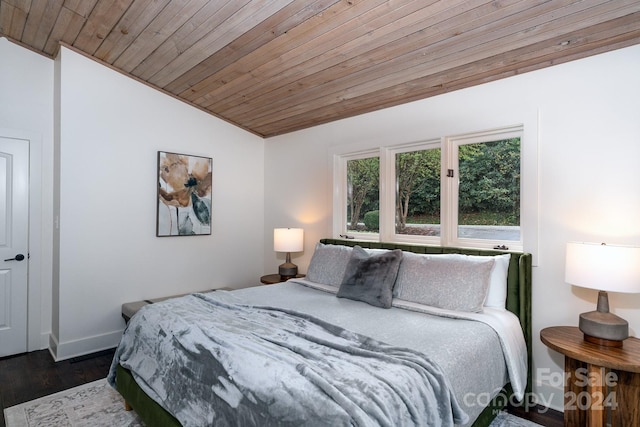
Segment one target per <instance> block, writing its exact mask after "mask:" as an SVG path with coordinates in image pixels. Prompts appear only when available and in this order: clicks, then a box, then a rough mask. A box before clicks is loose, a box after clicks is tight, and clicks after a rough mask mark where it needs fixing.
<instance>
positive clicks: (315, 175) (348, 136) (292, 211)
mask: <svg viewBox="0 0 640 427" xmlns="http://www.w3.org/2000/svg"><path fill="white" fill-rule="evenodd" d="M639 75H640V46H634V47H629V48H625V49H621V50H618V51H614V52H609V53H606V54H602V55H598V56H595V57H591V58H586V59H583V60H579V61H574V62H571V63H567V64H563V65H558V66H555V67H551V68H547V69H543V70H539V71H534V72H531V73H527V74H523V75H520V76H516V77H512V78H508V79H504V80H500V81H496V82H492V83H488V84H485V85H482V86H477V87H474V88H469V89H464V90H460V91H456V92H452V93H449V94H445V95H441V96H437V97H434V98H431V99H426V100H423V101H418V102H414V103H411V104H406V105H402V106H398V107H394V108H389V109H385V110H381V111H377V112H373V113H370V114H366V115H362V116H358V117H354V118H350V119H346V120H342V121H339V122H334V123H330V124H327V125H322V126H318V127H315V128H312V129H308V130H303V131H299V132H296V133H292V134H287V135H283V136H279V137H274V138H271V139H269V140H267V144H266V148H265V165H266V166H265V199H266V200H268V203H267V205H266V212H265V248H264V252H265V267H266V269H267V270H268V271H275V269H276V268H277V265H278V264H280V263H281V262H282V260H281V259H280V258H278V257H277V256H276V254H275V253H274V252H273V249H272V237H271V234H270V233H271V231H270V230H271V229H272V228H274V227H278V226H302V227H304V229H305V251H304V253H302V254H294V256H293V262H294V263H296V264H298V265H299V266H300V271H301V272H305V271H306V267H307V266H308V262H309V260H310V258H311V255H312V254H313V247H314V244H315V243H316V242H317V240H318V239H319V238H321V237H328V236H331V212H332V200H331V191H332V189H331V176H330V164H329V152H330V151H332V150H349V149H352V148H353V149H354V150H355V149H360V148H365V147H377V146H381V145H393V144H396V143H397V144H400V143H406V142H412V141H419V140H423V139H428V138H432V137H440V136H443V135H451V134H459V133H464V132H469V131H478V130H485V129H491V128H495V127H499V126H504V125H512V124H517V123H525V142H524V143H525V144H526V143H527V142H526V141H527V132H531V130H532V129H531V126H532V123H535V122H536V121H537V120H532V119H531V118H532V116H537V115H538V114H539V121H538V129H536V131H537V132H538V135H537V139H538V150H539V159H538V169H539V174H538V189H539V206H538V207H539V230H538V232H539V235H538V240H539V241H538V245H537V248H538V253H537V255H538V262H537V263H538V266H537V267H536V268H534V271H533V282H534V283H533V334H534V338H535V339H534V344H533V352H534V369H540V371H535V370H534V376H535V377H534V381H537V383H536V384H534V391H536V392H538V393H540V396H542V398H543V399H544V400H545V401H549V399H552V400H551V404H552V406H553V407H554V408H555V409H559V410H561V409H562V395H563V391H562V389H561V386H560V387H557V384H549V382H548V381H546V379H548V378H549V377H550V375H549V374H550V373H553V374H554V375H555V374H557V373H560V372H562V371H563V358H562V356H560V355H559V354H557V353H555V352H553V351H551V350H548V349H547V348H546V347H545V346H544V345H543V344H542V343H541V342H540V341H539V339H538V337H539V332H540V330H541V329H542V328H544V327H547V326H553V325H574V326H577V321H578V314H579V313H581V312H584V311H591V310H593V309H595V301H596V295H597V292H596V291H593V290H587V289H580V288H577V287H572V286H569V285H567V284H566V283H564V250H565V244H566V242H568V241H591V242H601V241H606V242H609V243H618V244H632V245H640V221H639V220H638V218H639V214H640V167H638V162H639V159H640V120H638V112H639V111H640V79H638V76H639ZM534 125H535V124H534ZM282 165H286V167H282ZM526 208H527V206H525V209H526ZM525 244H526V243H525ZM610 303H611V307H612V311H613V312H615V313H616V314H618V315H620V316H622V317H624V318H626V319H627V320H628V321H629V323H630V328H631V333H632V334H633V335H636V336H638V335H640V295H621V294H611V295H610ZM554 386H555V387H554Z"/></svg>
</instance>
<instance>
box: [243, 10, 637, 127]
mask: <svg viewBox="0 0 640 427" xmlns="http://www.w3.org/2000/svg"><path fill="white" fill-rule="evenodd" d="M637 19H638V16H635V17H633V18H629V17H624V19H621V20H618V21H617V22H616V24H615V28H618V29H619V30H622V31H627V30H628V32H627V33H625V34H624V35H616V34H617V33H618V31H616V30H612V29H611V27H606V28H608V29H607V30H606V31H602V32H600V31H598V32H597V33H594V29H593V28H591V29H586V30H583V31H582V32H581V33H575V34H572V35H571V38H572V39H573V40H575V44H573V43H572V45H571V46H570V47H568V46H569V45H562V43H561V42H562V41H563V40H564V37H557V38H556V39H555V40H552V41H545V42H540V43H539V44H536V45H531V46H527V47H526V48H522V49H519V50H518V51H512V52H508V53H505V54H503V55H500V56H499V57H498V58H488V59H486V60H483V61H478V62H476V63H474V64H471V66H461V67H458V68H456V69H453V70H447V71H445V72H441V73H439V74H437V75H433V76H427V77H423V78H421V79H419V80H417V81H413V82H406V83H403V84H401V85H398V86H396V87H394V88H390V89H385V90H380V91H377V92H372V93H370V94H368V95H366V96H365V97H362V98H359V99H353V100H345V101H341V102H336V103H334V104H331V105H325V106H322V107H320V108H317V109H315V110H313V111H308V112H305V113H304V114H301V115H298V116H292V117H289V118H287V119H284V120H281V121H280V122H277V123H271V124H266V125H263V126H262V127H257V128H254V129H256V130H257V131H258V132H260V133H261V134H264V135H266V136H273V135H275V134H277V133H273V132H274V131H275V129H280V131H278V133H283V132H284V133H286V132H290V131H293V130H298V129H303V128H305V127H310V126H315V125H317V124H321V123H326V122H329V121H332V120H335V118H336V117H341V118H342V117H345V115H346V114H348V115H358V114H363V113H366V112H371V111H375V110H377V109H380V108H388V107H391V106H394V105H399V104H404V103H406V102H411V101H416V100H419V99H424V98H426V97H429V96H434V95H437V94H441V93H445V92H449V91H452V90H458V89H462V88H465V87H470V86H475V85H477V84H481V83H485V82H488V81H493V80H496V79H498V78H504V77H508V76H511V75H515V74H521V73H523V72H528V71H532V70H535V69H539V68H543V67H546V66H550V65H555V64H557V63H559V62H566V60H567V58H570V60H573V59H579V58H583V57H586V56H591V55H594V54H598V53H602V52H603V51H606V50H610V49H606V46H608V44H609V43H611V42H614V43H616V44H615V46H617V47H625V46H630V45H633V44H637V43H638V42H640V29H638V27H637ZM603 49H605V50H603ZM571 51H574V53H571ZM496 64H500V66H499V67H498V68H496ZM390 95H391V96H390ZM380 99H385V100H386V101H388V102H386V103H385V106H384V107H380ZM305 116H306V117H305ZM311 123H313V124H311Z"/></svg>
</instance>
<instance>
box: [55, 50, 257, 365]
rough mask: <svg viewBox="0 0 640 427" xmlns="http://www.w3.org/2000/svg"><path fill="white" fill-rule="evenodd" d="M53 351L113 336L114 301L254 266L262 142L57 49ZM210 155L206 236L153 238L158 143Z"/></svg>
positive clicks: (244, 279) (84, 348) (98, 345)
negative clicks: (56, 272)
mask: <svg viewBox="0 0 640 427" xmlns="http://www.w3.org/2000/svg"><path fill="white" fill-rule="evenodd" d="M60 55H61V56H60V59H59V61H60V62H59V75H58V76H57V81H56V84H58V85H59V91H60V101H59V105H58V106H57V108H59V110H58V113H59V114H60V131H59V149H60V155H59V167H60V176H59V180H60V200H59V203H60V207H59V224H60V228H59V235H60V243H59V246H60V247H59V277H58V278H57V279H56V284H54V294H56V293H57V297H58V299H59V307H58V308H57V313H56V312H54V317H55V316H56V315H57V316H58V322H59V328H56V327H55V322H54V330H53V335H52V343H51V344H52V347H53V350H54V353H55V354H56V357H57V358H58V359H64V358H68V357H71V356H75V355H77V354H83V353H87V352H91V351H96V350H99V349H102V348H110V347H114V346H115V345H117V343H118V341H119V338H120V335H121V332H122V329H123V326H124V323H123V321H122V319H121V317H120V305H121V304H122V303H123V302H127V301H134V300H140V299H147V298H154V297H160V296H168V295H174V294H178V293H185V292H190V291H198V290H203V289H209V288H216V287H224V286H232V287H243V286H247V285H250V284H255V283H257V282H258V280H259V277H260V276H261V275H262V274H263V270H264V268H263V261H262V259H263V255H264V253H263V247H264V242H263V237H262V236H263V235H264V228H263V227H264V224H263V218H264V191H263V184H262V182H263V175H264V163H263V159H264V141H263V140H262V139H261V138H258V137H256V136H255V135H252V134H249V133H247V132H245V131H243V130H241V129H239V128H237V127H234V126H232V125H230V124H228V123H226V122H224V121H222V120H219V119H217V118H215V117H212V116H211V115H208V114H205V113H204V112H201V111H199V110H197V109H194V108H192V107H190V106H188V105H186V104H184V103H182V102H180V101H177V100H176V99H174V98H172V97H169V96H167V95H164V94H162V93H160V92H158V91H156V90H154V89H151V88H149V87H147V86H145V85H143V84H140V83H138V82H136V81H134V80H132V79H130V78H128V77H125V76H123V75H121V74H119V73H117V72H115V71H113V70H111V69H110V68H107V67H104V66H102V65H100V64H98V63H96V62H94V61H92V60H89V59H87V58H85V57H84V56H82V55H80V54H78V53H76V52H74V51H72V50H69V49H66V48H64V47H63V48H62V49H61V53H60ZM159 150H161V151H171V152H178V153H185V154H192V155H199V156H205V157H212V158H213V208H212V211H213V212H212V234H211V236H189V237H164V238H158V237H156V236H155V226H156V220H155V218H156V188H157V183H158V178H157V151H159Z"/></svg>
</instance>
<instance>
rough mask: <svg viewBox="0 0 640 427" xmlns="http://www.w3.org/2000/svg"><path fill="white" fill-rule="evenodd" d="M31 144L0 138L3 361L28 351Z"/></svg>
mask: <svg viewBox="0 0 640 427" xmlns="http://www.w3.org/2000/svg"><path fill="white" fill-rule="evenodd" d="M28 232H29V142H28V141H26V140H24V139H16V138H7V137H3V136H0V357H2V356H7V355H11V354H16V353H24V352H26V351H27V295H28V292H27V270H28V268H27V267H28V257H29V253H28Z"/></svg>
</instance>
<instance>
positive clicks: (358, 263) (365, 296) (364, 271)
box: [336, 246, 403, 308]
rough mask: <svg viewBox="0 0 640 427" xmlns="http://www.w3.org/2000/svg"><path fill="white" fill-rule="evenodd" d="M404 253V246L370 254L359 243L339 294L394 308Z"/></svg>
mask: <svg viewBox="0 0 640 427" xmlns="http://www.w3.org/2000/svg"><path fill="white" fill-rule="evenodd" d="M402 257H403V254H402V251H401V250H400V249H396V250H392V251H385V252H383V253H379V254H374V255H370V254H369V253H367V252H366V251H365V250H364V249H362V248H361V247H360V246H355V247H354V248H353V250H352V251H351V257H350V258H349V262H348V264H347V268H346V271H345V273H344V279H343V280H342V284H341V285H340V289H339V290H338V293H337V294H336V296H337V297H338V298H348V299H352V300H356V301H362V302H366V303H367V304H370V305H373V306H375V307H383V308H390V307H391V303H392V301H393V286H394V285H395V283H396V277H397V275H398V270H399V268H400V262H401V261H402Z"/></svg>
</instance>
